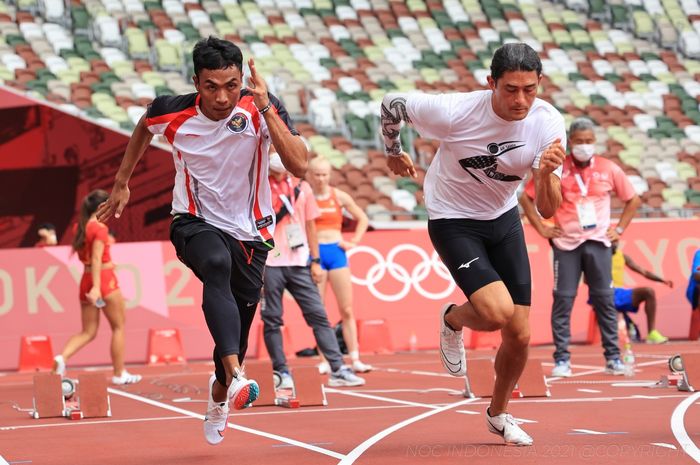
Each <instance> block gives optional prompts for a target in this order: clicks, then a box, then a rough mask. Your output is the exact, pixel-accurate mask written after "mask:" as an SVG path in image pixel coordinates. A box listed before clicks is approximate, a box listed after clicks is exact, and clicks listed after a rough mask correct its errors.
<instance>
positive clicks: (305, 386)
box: [245, 360, 328, 408]
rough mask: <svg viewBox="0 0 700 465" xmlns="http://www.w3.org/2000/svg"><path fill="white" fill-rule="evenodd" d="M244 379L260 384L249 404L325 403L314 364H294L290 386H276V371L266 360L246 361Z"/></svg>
mask: <svg viewBox="0 0 700 465" xmlns="http://www.w3.org/2000/svg"><path fill="white" fill-rule="evenodd" d="M245 372H246V376H247V377H248V379H252V380H255V381H256V382H257V383H258V386H259V387H260V395H259V396H258V399H257V400H256V401H255V402H254V403H253V407H265V406H271V405H276V406H278V407H286V408H298V407H308V406H318V405H324V406H325V405H328V401H327V400H326V393H325V391H324V388H323V379H322V377H321V374H320V373H319V372H318V368H316V367H315V366H311V367H297V368H293V369H292V370H291V375H292V378H293V380H294V388H293V389H278V388H277V386H278V384H279V382H280V381H281V378H280V375H279V373H277V372H273V370H272V362H270V361H269V360H263V361H258V362H255V363H251V364H247V365H246V368H245Z"/></svg>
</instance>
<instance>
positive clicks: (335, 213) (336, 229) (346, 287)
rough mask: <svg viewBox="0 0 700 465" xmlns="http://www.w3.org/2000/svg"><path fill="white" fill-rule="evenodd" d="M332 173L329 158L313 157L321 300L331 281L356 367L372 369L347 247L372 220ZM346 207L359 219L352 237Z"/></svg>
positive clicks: (311, 178)
mask: <svg viewBox="0 0 700 465" xmlns="http://www.w3.org/2000/svg"><path fill="white" fill-rule="evenodd" d="M330 175H331V164H330V163H329V162H328V160H327V159H325V158H323V157H316V158H313V159H311V161H310V162H309V171H308V174H307V179H308V181H309V184H311V189H312V190H313V193H314V197H316V204H317V205H318V209H319V212H320V213H321V216H319V217H318V218H316V234H317V237H318V244H319V252H320V257H321V268H322V269H323V275H322V277H321V281H320V282H319V283H318V290H319V292H320V293H321V300H323V301H325V294H326V288H327V287H328V282H330V285H331V288H332V289H333V293H334V294H335V300H336V302H337V303H338V311H339V312H340V317H341V319H342V320H343V339H345V343H346V344H347V346H348V352H349V354H350V358H351V360H352V369H353V370H354V371H355V372H359V373H366V372H368V371H371V370H372V366H371V365H367V364H366V363H363V362H362V361H361V360H360V351H359V345H358V343H357V322H356V321H355V315H354V313H353V310H352V281H351V275H350V268H348V257H347V256H346V255H345V251H346V250H349V249H352V248H353V247H355V246H356V245H357V244H358V243H359V242H360V241H361V240H362V236H363V235H364V234H365V232H366V231H367V226H368V225H369V220H368V218H367V215H366V214H365V212H363V211H362V209H361V208H360V207H358V206H357V204H356V203H355V201H354V200H353V199H352V197H351V196H350V194H348V193H347V192H343V191H341V190H340V189H337V188H335V187H332V186H331V185H330ZM343 208H344V209H346V210H347V211H348V212H349V213H350V214H351V215H352V217H353V218H355V220H357V226H356V227H355V234H354V235H353V237H352V239H350V240H349V241H346V240H345V239H343V236H342V234H341V232H342V226H343ZM329 370H330V367H329V366H328V363H327V362H324V363H322V364H321V371H326V372H327V371H329Z"/></svg>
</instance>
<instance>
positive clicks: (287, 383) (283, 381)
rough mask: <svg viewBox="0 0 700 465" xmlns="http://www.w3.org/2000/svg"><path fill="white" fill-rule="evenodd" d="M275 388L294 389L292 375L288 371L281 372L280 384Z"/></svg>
mask: <svg viewBox="0 0 700 465" xmlns="http://www.w3.org/2000/svg"><path fill="white" fill-rule="evenodd" d="M277 389H294V380H293V379H292V375H290V374H289V373H282V374H281V375H280V384H279V386H277Z"/></svg>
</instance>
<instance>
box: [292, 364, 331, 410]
mask: <svg viewBox="0 0 700 465" xmlns="http://www.w3.org/2000/svg"><path fill="white" fill-rule="evenodd" d="M292 378H293V379H294V398H296V399H297V400H298V401H299V406H300V407H310V406H314V405H316V406H317V405H324V406H325V405H328V401H327V400H326V391H325V390H324V388H323V379H322V378H321V373H319V372H318V368H316V367H315V366H310V367H297V368H293V369H292Z"/></svg>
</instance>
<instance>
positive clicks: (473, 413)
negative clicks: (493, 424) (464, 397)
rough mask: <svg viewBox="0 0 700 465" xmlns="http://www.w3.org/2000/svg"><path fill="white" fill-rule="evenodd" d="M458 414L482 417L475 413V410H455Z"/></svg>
mask: <svg viewBox="0 0 700 465" xmlns="http://www.w3.org/2000/svg"><path fill="white" fill-rule="evenodd" d="M455 412H457V413H463V414H465V415H480V413H479V412H475V411H474V410H455Z"/></svg>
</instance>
